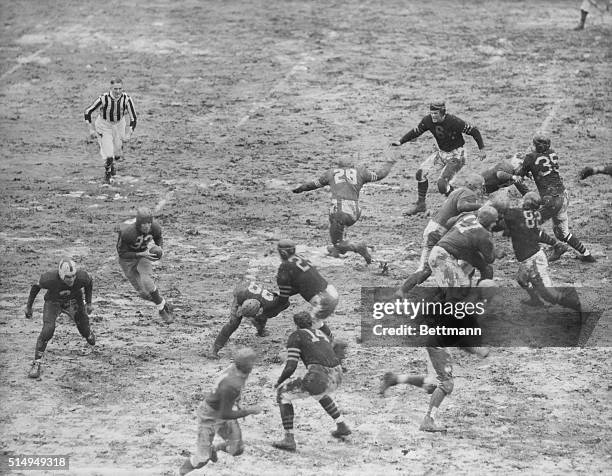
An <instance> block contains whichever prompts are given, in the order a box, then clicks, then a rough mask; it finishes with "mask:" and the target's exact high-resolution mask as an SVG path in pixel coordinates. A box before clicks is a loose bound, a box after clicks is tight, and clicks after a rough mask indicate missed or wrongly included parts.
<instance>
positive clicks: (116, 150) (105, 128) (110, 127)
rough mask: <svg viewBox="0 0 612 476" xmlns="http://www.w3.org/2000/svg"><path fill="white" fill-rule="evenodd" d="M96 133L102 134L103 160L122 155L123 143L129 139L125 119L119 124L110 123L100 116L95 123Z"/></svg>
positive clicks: (101, 148) (99, 141)
mask: <svg viewBox="0 0 612 476" xmlns="http://www.w3.org/2000/svg"><path fill="white" fill-rule="evenodd" d="M95 127H96V132H97V133H98V134H100V137H98V143H99V144H100V155H101V156H102V158H103V159H106V158H107V157H116V156H119V155H121V151H122V147H123V141H124V140H125V139H127V138H128V134H127V133H126V130H125V129H126V127H125V117H122V118H121V119H120V120H119V121H118V122H109V121H107V120H105V119H103V118H102V116H98V117H97V119H96V122H95Z"/></svg>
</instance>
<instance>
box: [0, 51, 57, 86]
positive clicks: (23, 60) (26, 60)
mask: <svg viewBox="0 0 612 476" xmlns="http://www.w3.org/2000/svg"><path fill="white" fill-rule="evenodd" d="M50 47H51V43H49V44H47V45H45V46H44V47H42V48H41V49H40V50H38V51H35V52H34V53H32V54H31V55H30V56H26V57H25V58H21V61H19V62H18V63H17V64H16V65H15V66H13V67H12V68H10V69H9V70H8V71H5V72H4V73H2V75H0V81H1V80H3V79H4V78H6V77H7V76H9V75H11V74H13V73H14V72H15V71H17V70H18V69H19V68H21V67H22V66H23V65H24V64H27V63H31V62H32V61H34V60H35V59H36V58H37V57H38V55H39V54H41V53H43V52H44V51H46V50H48V49H49V48H50Z"/></svg>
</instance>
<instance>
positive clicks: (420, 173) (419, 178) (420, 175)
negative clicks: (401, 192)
mask: <svg viewBox="0 0 612 476" xmlns="http://www.w3.org/2000/svg"><path fill="white" fill-rule="evenodd" d="M415 177H416V179H417V181H419V182H422V181H423V180H425V174H423V169H419V170H417V171H416V174H415Z"/></svg>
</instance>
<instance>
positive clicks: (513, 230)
mask: <svg viewBox="0 0 612 476" xmlns="http://www.w3.org/2000/svg"><path fill="white" fill-rule="evenodd" d="M541 224H542V216H541V215H540V212H538V211H537V210H523V209H521V208H509V209H508V210H506V212H505V213H504V226H505V233H506V234H507V235H509V236H510V240H511V241H512V248H514V255H515V256H516V259H517V260H518V261H524V260H526V259H527V258H530V257H531V256H533V255H534V254H536V253H537V252H538V251H540V245H539V244H538V242H539V237H540V229H539V226H540V225H541Z"/></svg>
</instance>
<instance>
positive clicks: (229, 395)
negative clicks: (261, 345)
mask: <svg viewBox="0 0 612 476" xmlns="http://www.w3.org/2000/svg"><path fill="white" fill-rule="evenodd" d="M256 358H257V355H256V354H255V351H254V350H252V349H249V348H245V349H241V350H239V351H238V352H236V355H235V357H234V363H233V364H232V365H231V366H229V367H228V368H227V369H225V370H224V371H223V372H221V374H220V375H219V376H218V377H217V380H216V383H215V386H214V388H213V389H212V391H211V392H210V393H209V394H208V396H207V397H206V399H205V400H204V401H203V402H202V403H201V404H200V406H199V407H198V410H197V415H198V439H197V444H196V446H197V448H196V452H195V453H194V454H192V455H191V456H190V457H189V458H187V459H186V460H185V461H184V462H183V464H182V466H181V467H180V468H179V474H180V475H181V476H183V475H185V474H188V473H190V472H191V471H193V470H195V469H199V468H202V467H204V466H205V465H206V464H207V463H208V462H209V461H212V462H213V463H214V462H216V461H217V451H225V452H226V453H228V454H230V455H232V456H238V455H241V454H242V453H243V452H244V442H243V441H242V431H241V430H240V425H238V418H244V417H246V416H248V415H257V414H258V413H261V408H260V407H258V406H252V407H248V408H241V409H236V410H235V409H234V407H237V404H238V401H239V400H240V395H241V393H242V390H243V389H244V386H245V384H246V380H247V378H248V377H249V374H250V373H251V371H252V370H253V367H254V365H255V360H256ZM215 435H219V436H220V437H221V439H223V440H224V441H223V442H222V443H217V444H213V440H214V438H215Z"/></svg>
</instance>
